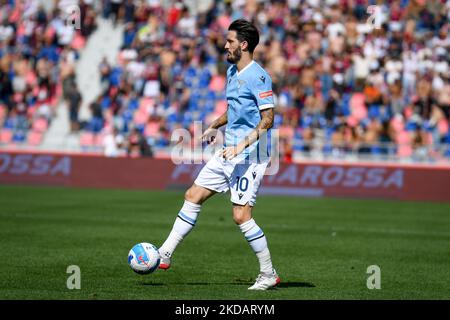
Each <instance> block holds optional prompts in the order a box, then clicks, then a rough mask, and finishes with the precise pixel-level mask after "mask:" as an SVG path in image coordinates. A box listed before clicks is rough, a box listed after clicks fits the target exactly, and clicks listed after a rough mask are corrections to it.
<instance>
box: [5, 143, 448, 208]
mask: <svg viewBox="0 0 450 320" xmlns="http://www.w3.org/2000/svg"><path fill="white" fill-rule="evenodd" d="M202 166H203V165H191V164H181V165H175V164H174V163H172V162H171V161H170V160H168V159H148V158H133V159H132V158H105V157H102V156H86V155H78V154H76V155H74V154H41V153H24V152H3V153H2V152H0V183H1V184H33V185H55V186H72V187H90V188H121V189H159V190H164V189H173V188H186V187H188V186H190V185H191V184H192V182H193V181H194V179H195V178H196V176H197V174H198V172H199V171H200V169H201V168H202ZM260 193H261V194H273V195H291V196H313V197H322V196H333V197H358V198H384V199H399V200H425V201H445V202H450V166H442V165H439V166H438V165H436V166H432V165H427V166H425V165H392V164H362V163H354V164H353V163H352V164H349V163H327V162H320V163H316V162H305V163H300V164H281V165H280V169H279V171H278V173H277V174H276V175H271V176H266V177H265V178H264V181H263V184H262V187H261V189H260Z"/></svg>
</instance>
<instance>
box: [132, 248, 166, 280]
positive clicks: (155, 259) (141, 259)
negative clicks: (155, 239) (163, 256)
mask: <svg viewBox="0 0 450 320" xmlns="http://www.w3.org/2000/svg"><path fill="white" fill-rule="evenodd" d="M159 261H160V256H159V252H158V248H156V247H155V246H154V245H152V244H151V243H147V242H142V243H138V244H137V245H135V246H134V247H133V248H131V250H130V252H129V253H128V264H129V265H130V267H131V269H133V271H134V272H136V273H139V274H149V273H152V272H154V271H155V270H156V269H158V267H159Z"/></svg>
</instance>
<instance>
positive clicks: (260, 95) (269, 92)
mask: <svg viewBox="0 0 450 320" xmlns="http://www.w3.org/2000/svg"><path fill="white" fill-rule="evenodd" d="M272 94H273V93H272V90H269V91H264V92H260V93H259V97H260V98H261V99H265V98H268V97H271V96H272Z"/></svg>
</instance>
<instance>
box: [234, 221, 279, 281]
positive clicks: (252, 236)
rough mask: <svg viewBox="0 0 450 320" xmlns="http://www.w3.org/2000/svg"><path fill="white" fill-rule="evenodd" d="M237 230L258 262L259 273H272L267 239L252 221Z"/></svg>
mask: <svg viewBox="0 0 450 320" xmlns="http://www.w3.org/2000/svg"><path fill="white" fill-rule="evenodd" d="M239 228H240V229H241V231H242V233H243V234H244V237H245V239H246V240H247V241H248V243H249V245H250V247H251V248H252V249H253V252H255V254H256V257H257V258H258V260H259V268H260V271H261V273H266V274H267V273H272V269H273V266H272V260H271V258H270V252H269V248H268V247H267V239H266V236H265V235H264V232H263V231H262V230H261V228H260V227H259V226H258V225H257V224H256V222H255V220H253V219H250V220H248V221H246V222H244V223H243V224H241V225H239Z"/></svg>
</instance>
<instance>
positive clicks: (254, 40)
mask: <svg viewBox="0 0 450 320" xmlns="http://www.w3.org/2000/svg"><path fill="white" fill-rule="evenodd" d="M232 30H233V31H236V34H237V38H238V40H239V41H240V42H242V41H247V43H248V51H250V53H253V51H254V50H255V48H256V46H257V45H258V43H259V32H258V29H256V27H255V26H254V25H253V24H252V23H251V22H249V21H247V20H244V19H238V20H234V21H233V22H232V23H231V24H230V26H229V27H228V31H232Z"/></svg>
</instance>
